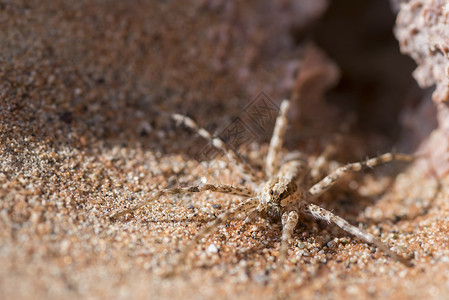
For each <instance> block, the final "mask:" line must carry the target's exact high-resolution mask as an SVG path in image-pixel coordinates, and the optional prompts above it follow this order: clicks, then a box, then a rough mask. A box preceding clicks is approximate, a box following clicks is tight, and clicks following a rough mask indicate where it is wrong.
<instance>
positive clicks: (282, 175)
mask: <svg viewBox="0 0 449 300" xmlns="http://www.w3.org/2000/svg"><path fill="white" fill-rule="evenodd" d="M288 106H289V102H288V101H287V100H284V101H283V102H282V104H281V108H280V113H279V116H278V118H277V120H276V125H275V128H274V131H273V137H272V139H271V142H270V147H269V149H268V154H267V160H266V165H265V168H264V174H263V175H261V174H260V172H259V173H256V172H254V171H253V168H252V167H251V165H249V164H248V163H246V162H245V161H243V160H242V159H241V158H240V156H239V155H238V154H237V153H236V152H235V151H234V150H232V149H231V148H230V147H228V146H227V145H226V144H225V143H224V142H223V141H222V140H221V139H219V138H217V137H213V136H212V135H211V134H210V133H209V132H207V131H206V130H205V129H203V128H200V127H198V125H197V124H196V123H195V122H194V121H193V120H191V119H189V118H187V117H185V116H182V115H178V114H174V115H173V116H172V117H173V119H174V120H176V121H177V122H180V123H183V124H185V125H186V126H188V127H190V128H192V129H194V130H195V131H197V133H198V134H200V135H201V136H202V137H204V138H206V139H208V140H210V141H211V143H212V145H213V146H215V147H216V148H218V149H220V150H222V151H223V152H224V154H225V155H226V156H227V158H228V159H229V160H230V161H231V162H233V163H234V164H235V165H236V166H237V167H239V169H240V171H241V173H242V175H243V176H244V178H245V179H246V180H247V182H248V183H249V186H245V187H243V186H242V187H240V186H233V185H223V184H202V185H199V186H192V187H185V188H174V189H167V190H162V191H159V192H157V193H156V194H155V195H153V196H152V197H150V198H149V199H148V200H144V201H142V202H140V203H139V204H137V205H136V206H134V207H133V208H131V209H128V210H125V211H122V212H120V213H117V214H115V215H114V216H112V218H113V219H116V218H118V217H120V216H123V215H124V214H126V213H129V212H133V211H136V210H138V209H140V208H141V207H143V206H145V205H147V204H149V203H151V202H153V201H155V200H157V199H158V198H160V197H161V196H168V195H176V194H186V193H199V192H202V191H207V190H209V191H213V192H220V193H227V194H233V195H238V196H243V197H245V198H246V199H245V200H242V201H241V202H240V203H239V204H238V205H237V206H235V207H233V208H231V209H229V210H227V211H225V212H223V213H222V214H221V215H219V216H218V217H217V218H216V219H215V220H213V221H211V222H210V223H209V224H207V225H206V226H205V227H204V228H203V229H202V230H201V231H200V232H199V233H198V234H197V235H196V236H195V237H194V238H193V240H192V241H190V242H189V243H188V244H187V247H186V248H185V249H184V250H183V251H182V253H181V257H180V259H179V264H182V263H183V262H184V260H185V259H186V258H187V255H188V253H189V252H190V250H191V249H192V247H193V246H195V245H197V244H198V243H199V242H200V240H201V239H202V238H203V237H204V236H205V235H207V234H208V233H210V232H211V231H212V230H214V229H216V228H217V227H218V226H219V225H221V224H223V223H224V222H225V221H227V220H230V219H232V218H234V217H236V216H237V215H239V214H245V215H246V216H247V220H249V221H251V220H252V219H254V218H255V217H261V218H264V219H267V220H268V221H270V222H271V223H279V222H281V223H282V228H283V229H282V239H281V249H280V257H279V261H280V262H282V261H283V260H284V259H285V258H286V256H287V250H288V246H289V240H290V238H291V236H292V234H293V230H294V228H295V226H296V225H297V223H298V220H299V219H300V217H301V216H302V215H303V214H309V215H312V216H313V217H315V218H317V219H322V220H325V221H327V222H329V223H334V224H336V225H337V226H339V227H340V228H342V229H343V230H345V231H346V232H349V233H351V234H353V235H355V236H356V237H357V238H359V239H361V240H364V241H366V242H368V243H371V244H374V245H376V246H377V247H378V248H379V249H381V250H382V251H384V252H385V253H387V254H388V255H389V256H390V257H392V258H394V259H396V260H398V261H401V262H403V263H405V264H409V262H408V261H407V260H406V259H404V258H402V257H401V256H399V255H398V254H396V253H395V252H393V251H392V250H390V248H389V247H388V246H386V245H384V244H383V243H382V242H380V241H379V240H378V239H376V238H375V237H374V236H373V235H371V234H370V233H367V232H364V231H363V230H361V229H359V228H358V227H355V226H353V225H350V224H349V223H348V222H347V221H346V220H344V219H343V218H341V217H339V216H337V215H334V214H333V213H332V212H330V211H328V210H326V209H324V208H321V207H320V206H318V205H316V204H313V203H312V202H313V200H314V199H316V198H317V197H318V196H320V195H321V194H322V193H323V192H325V191H326V190H327V189H329V188H330V187H332V186H333V185H334V184H335V182H336V181H337V180H338V179H339V178H341V176H342V175H344V174H346V173H348V172H351V171H360V170H361V169H362V168H363V167H374V166H376V165H378V164H382V163H386V162H389V161H392V160H402V161H410V160H412V159H413V157H412V156H410V155H405V154H394V153H386V154H383V155H381V156H378V157H375V158H372V159H369V160H367V161H365V162H356V163H351V164H347V165H345V166H341V167H339V168H337V169H335V170H334V171H333V172H331V173H330V174H329V175H327V176H325V177H324V178H322V177H323V176H322V169H323V165H324V164H325V163H326V160H327V156H328V155H329V152H330V151H329V149H326V150H325V151H324V153H323V154H322V155H321V156H320V157H318V158H317V159H316V160H315V161H314V162H313V163H312V164H309V162H308V160H306V159H305V158H304V156H303V155H301V154H300V153H288V154H286V155H283V153H281V146H282V142H283V138H284V135H285V129H286V126H287V118H286V113H287V110H288ZM281 154H282V157H281ZM313 183H315V184H313Z"/></svg>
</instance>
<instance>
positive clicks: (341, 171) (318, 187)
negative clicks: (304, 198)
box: [309, 153, 415, 198]
mask: <svg viewBox="0 0 449 300" xmlns="http://www.w3.org/2000/svg"><path fill="white" fill-rule="evenodd" d="M414 158H415V157H414V156H412V155H408V154H401V153H385V154H383V155H381V156H378V157H374V158H371V159H368V160H367V161H365V162H356V163H351V164H347V165H345V166H342V167H339V168H337V169H336V170H335V171H334V172H332V173H331V174H330V175H328V176H326V177H324V178H323V179H322V180H321V181H319V182H318V183H317V184H315V185H314V186H312V187H311V188H310V189H309V193H310V196H311V197H314V198H316V197H318V196H320V195H321V194H322V193H324V192H325V191H326V190H327V189H329V188H330V187H332V186H333V185H334V184H335V183H336V182H337V180H338V179H340V178H341V177H342V176H343V175H345V174H346V173H349V172H355V171H360V170H362V169H363V168H364V167H369V168H372V167H375V166H377V165H380V164H383V163H387V162H390V161H393V160H399V161H406V162H409V161H412V160H413V159H414Z"/></svg>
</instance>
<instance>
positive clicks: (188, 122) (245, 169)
mask: <svg viewBox="0 0 449 300" xmlns="http://www.w3.org/2000/svg"><path fill="white" fill-rule="evenodd" d="M172 118H173V119H174V120H175V121H176V122H178V123H182V124H184V125H185V126H187V127H189V128H191V129H193V130H195V131H196V132H197V133H198V134H199V135H200V136H201V137H203V138H204V139H206V140H208V141H210V142H211V144H212V146H214V147H215V148H217V149H219V150H221V151H222V152H223V153H224V154H225V155H226V157H227V158H228V159H229V160H230V161H231V162H233V163H234V164H235V165H236V166H237V167H238V168H239V169H240V171H241V173H242V175H243V176H244V177H245V179H247V180H249V181H250V182H253V183H257V182H259V181H260V178H259V177H258V176H257V173H256V172H255V171H254V170H253V168H252V167H251V166H250V165H249V164H248V163H247V162H245V161H244V160H243V159H242V158H241V157H240V155H239V154H238V153H237V152H236V151H235V150H234V149H232V148H231V147H229V146H228V145H227V144H226V143H225V142H224V141H223V140H222V139H220V138H218V137H215V136H213V135H212V134H210V132H209V131H207V130H206V129H204V128H202V127H199V126H198V124H196V122H195V121H193V120H192V119H191V118H189V117H186V116H183V115H180V114H173V115H172Z"/></svg>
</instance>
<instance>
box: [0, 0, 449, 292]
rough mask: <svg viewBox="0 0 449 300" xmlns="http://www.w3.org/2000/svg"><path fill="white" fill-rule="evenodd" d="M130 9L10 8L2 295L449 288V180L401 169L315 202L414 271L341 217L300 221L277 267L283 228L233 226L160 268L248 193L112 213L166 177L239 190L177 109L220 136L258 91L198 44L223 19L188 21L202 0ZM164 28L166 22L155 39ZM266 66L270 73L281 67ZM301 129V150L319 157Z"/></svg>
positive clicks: (0, 64)
mask: <svg viewBox="0 0 449 300" xmlns="http://www.w3.org/2000/svg"><path fill="white" fill-rule="evenodd" d="M120 3H121V2H120V1H113V2H112V4H111V3H106V2H103V1H86V2H83V1H80V2H77V3H74V2H73V3H66V2H64V1H48V2H46V1H42V3H40V4H39V5H37V4H36V5H31V4H27V3H25V2H24V3H20V2H19V1H14V2H11V3H9V2H7V3H2V4H0V17H1V21H0V40H1V43H0V47H1V49H0V53H1V54H0V59H1V61H0V75H1V81H0V101H1V102H0V104H1V106H0V146H1V148H0V199H1V202H0V224H1V229H2V230H1V231H0V265H1V268H0V295H1V297H2V298H3V299H40V298H45V299H61V298H64V299H72V298H73V299H74V298H87V299H98V298H115V299H121V298H123V299H125V298H126V299H129V298H131V297H132V298H139V299H140V298H149V299H165V298H171V299H173V298H184V299H190V298H192V299H202V298H216V299H226V298H233V299H236V298H241V299H270V298H306V299H308V298H311V299H312V298H316V299H347V298H357V299H368V298H381V299H429V298H433V299H445V298H447V294H448V292H449V278H448V277H449V243H448V239H449V238H448V236H449V235H448V230H449V220H448V217H447V215H448V214H447V212H448V210H449V205H448V201H447V198H448V191H447V190H446V189H445V185H444V180H443V179H441V181H442V188H441V189H440V190H439V191H438V189H437V187H436V186H437V184H436V180H435V179H433V178H431V177H430V176H426V175H425V174H424V175H423V174H420V172H419V170H420V169H419V168H418V167H411V168H407V165H404V164H400V163H393V164H391V166H390V167H383V168H379V170H378V171H377V172H374V173H373V172H368V173H365V176H360V177H351V178H348V179H347V180H344V182H343V185H344V186H346V185H349V186H350V188H346V189H345V188H343V187H342V188H340V189H336V190H334V191H331V192H330V193H329V194H327V196H325V197H323V198H322V199H321V200H320V201H321V202H322V205H323V206H324V207H326V208H328V209H330V210H333V211H334V212H335V213H338V214H340V215H342V216H344V217H345V218H346V219H348V220H349V221H350V222H351V223H353V224H356V225H359V226H361V227H362V228H364V229H365V230H367V231H369V232H371V233H372V234H374V235H376V236H377V237H378V238H380V239H381V240H382V241H384V242H386V243H388V244H389V245H390V246H391V247H392V249H393V250H395V251H397V252H398V253H400V254H401V255H403V256H406V257H409V258H410V259H411V260H412V262H413V263H414V266H413V267H406V266H404V265H402V264H401V263H399V262H395V261H392V260H390V259H389V258H388V257H387V256H385V255H384V254H383V253H381V252H380V251H377V250H376V248H375V247H373V246H371V245H367V244H365V243H362V242H360V241H358V240H356V239H353V238H352V237H351V236H349V235H347V234H345V233H344V232H342V231H341V230H339V229H337V228H336V227H335V226H331V225H327V224H325V223H322V222H316V221H313V220H303V221H302V222H301V224H300V225H299V226H298V228H297V229H296V231H295V234H294V239H293V241H292V243H291V248H290V251H289V257H288V260H287V262H286V264H285V266H284V269H283V271H282V272H280V271H279V270H277V269H276V267H277V266H276V258H277V256H278V254H279V253H278V250H279V240H280V239H279V238H280V229H279V228H278V227H275V226H268V225H266V224H265V223H264V222H256V223H255V224H252V225H249V226H246V227H243V228H242V227H241V225H242V222H241V221H234V222H230V223H228V224H227V225H226V226H223V227H220V228H219V229H217V230H216V231H215V232H214V233H213V234H211V235H210V236H208V237H207V238H205V239H204V240H203V241H202V243H201V244H200V245H198V247H197V248H196V249H195V250H194V251H192V253H190V255H189V258H188V262H187V263H186V265H185V266H182V270H183V272H182V274H181V275H179V276H176V277H173V278H164V277H162V276H161V274H162V273H164V272H165V271H166V270H167V268H168V266H169V264H170V263H172V262H173V260H174V259H175V258H176V257H177V256H178V255H179V251H180V249H182V248H183V246H184V245H185V244H186V243H187V242H188V241H189V240H190V239H191V238H192V237H193V236H194V235H195V234H196V233H197V232H198V230H199V229H200V228H201V227H203V226H204V225H205V224H206V223H207V222H208V221H210V220H212V219H213V218H214V217H215V216H217V215H218V214H220V213H221V212H222V211H224V210H226V209H228V208H230V207H232V206H233V205H235V204H236V203H237V202H238V201H239V198H238V197H232V196H227V195H217V194H212V193H204V194H201V195H185V196H182V197H172V198H170V199H166V198H162V199H160V200H159V201H157V202H156V203H154V204H153V205H152V206H151V207H148V208H146V209H143V210H141V211H139V212H137V213H135V214H134V215H128V216H126V217H124V218H123V219H121V220H118V221H111V220H110V219H109V216H111V215H112V214H113V213H116V212H118V211H120V210H122V209H124V208H128V207H130V206H131V205H133V204H135V203H137V202H138V201H140V200H143V199H145V198H146V197H148V195H150V194H151V193H152V192H154V191H155V190H159V189H162V188H167V187H177V186H186V185H190V184H199V183H201V182H205V181H207V182H220V183H233V184H243V183H242V178H241V175H240V174H238V172H236V171H235V170H234V168H232V166H230V165H229V163H227V162H226V160H224V159H223V158H222V157H220V156H218V157H217V158H216V159H213V160H205V161H198V160H196V159H195V157H194V156H195V153H198V151H201V150H202V149H203V148H202V147H203V146H204V145H205V144H201V143H203V142H202V141H201V140H200V139H198V138H193V137H192V134H191V132H188V131H187V130H185V129H183V128H178V127H177V126H176V125H175V124H174V123H173V122H172V121H171V120H169V119H168V118H167V116H166V114H165V113H166V112H181V113H189V114H191V115H195V116H196V117H197V118H198V119H199V122H203V123H202V124H205V125H206V126H208V127H210V128H209V129H211V130H214V129H216V128H217V127H219V126H225V125H226V124H229V123H230V121H231V120H232V117H234V116H236V115H238V114H239V113H240V112H241V109H242V107H244V105H245V103H241V100H240V99H241V98H240V97H249V96H248V94H247V93H248V92H247V90H246V89H244V88H243V87H242V85H243V84H242V85H240V84H235V81H236V80H235V79H236V78H234V77H233V76H226V75H224V73H223V72H222V71H220V70H219V71H217V69H214V68H212V69H211V68H210V66H209V65H207V62H206V61H201V59H199V60H194V58H195V57H197V56H198V53H197V52H196V51H198V48H197V47H192V46H191V45H192V40H190V41H189V42H186V40H187V39H188V38H189V36H188V34H189V32H191V36H194V37H196V36H197V35H196V34H193V33H192V32H194V31H195V30H197V29H198V28H204V24H208V23H209V22H211V23H212V24H215V23H214V22H216V17H214V15H213V14H211V15H208V16H207V17H204V16H203V17H198V18H196V19H195V20H196V21H195V22H191V23H189V22H184V20H185V18H186V17H185V16H186V15H187V16H192V15H193V16H194V14H195V12H196V10H194V9H192V8H191V7H190V6H186V7H183V6H182V5H178V6H176V5H171V4H170V3H168V4H158V5H153V4H151V3H147V2H144V1H143V2H137V1H136V2H133V4H120ZM183 18H184V19H183ZM174 20H176V22H175V21H174ZM161 24H163V25H164V26H162V28H165V29H167V31H166V32H157V30H156V29H157V28H159V27H158V26H159V25H161ZM189 26H191V27H189ZM155 28H156V29H155ZM186 28H187V30H185V29H186ZM181 29H184V31H182V32H183V33H185V34H186V36H180V35H179V34H177V33H179V31H180V30H181ZM198 36H199V37H200V39H201V37H202V35H198ZM190 38H191V37H190ZM161 41H162V42H161ZM198 43H201V40H199V41H198ZM174 45H176V47H174ZM189 45H190V46H189ZM201 49H202V48H201ZM203 50H204V51H208V49H203ZM189 51H191V53H190V52H189ZM166 56H168V57H169V59H164V60H162V59H161V57H166ZM198 68H199V69H200V70H201V72H198ZM167 70H168V71H167ZM268 73H269V72H268ZM264 74H265V75H263V76H262V75H261V78H265V79H266V80H267V82H266V83H265V84H272V83H273V84H274V80H275V79H276V78H275V77H276V76H275V73H273V74H271V73H270V74H271V75H270V74H266V73H264ZM186 78H187V79H188V80H186ZM270 80H271V81H270ZM255 81H257V80H255ZM259 84H260V85H262V84H261V83H259ZM254 85H255V87H254V88H253V90H258V89H257V84H254ZM186 91H190V92H189V93H187V92H186ZM249 93H250V94H251V93H252V91H251V92H249ZM211 95H218V96H217V97H218V98H219V99H221V100H222V101H216V100H215V101H214V99H210V98H211ZM195 99H202V100H195ZM246 99H248V98H246ZM220 124H221V125H220ZM219 128H220V127H219ZM221 128H223V127H221ZM292 129H293V127H292V128H291V129H290V131H289V137H292V138H291V139H290V140H289V141H288V142H287V145H288V147H289V149H301V150H304V151H305V152H307V153H308V154H310V155H311V157H313V156H314V155H316V153H315V152H314V151H313V149H314V147H310V148H311V149H307V147H304V145H306V144H307V143H305V142H304V141H302V140H301V138H300V137H298V135H297V133H296V132H295V131H293V130H292ZM344 149H345V148H344V147H343V148H342V150H344ZM266 150H267V147H266V143H263V142H261V143H259V142H257V141H256V142H254V143H253V144H251V145H249V147H248V148H247V150H246V152H247V153H246V154H248V155H249V157H250V158H251V159H252V160H254V161H256V162H258V163H260V162H262V160H263V158H264V157H265V154H266ZM396 174H398V175H397V176H395V175H396ZM394 178H395V179H394ZM437 191H438V193H437Z"/></svg>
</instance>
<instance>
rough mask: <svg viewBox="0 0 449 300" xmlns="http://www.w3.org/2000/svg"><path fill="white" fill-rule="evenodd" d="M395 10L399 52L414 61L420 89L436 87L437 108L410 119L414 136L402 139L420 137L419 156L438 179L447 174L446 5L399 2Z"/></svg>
mask: <svg viewBox="0 0 449 300" xmlns="http://www.w3.org/2000/svg"><path fill="white" fill-rule="evenodd" d="M398 7H400V10H399V12H398V16H397V21H396V28H395V33H396V36H397V38H398V40H399V42H400V46H401V51H402V52H404V53H406V54H408V55H410V56H411V57H412V58H413V59H414V60H415V61H416V63H417V65H418V66H417V68H416V70H415V71H414V72H413V76H414V77H415V79H416V80H417V82H418V83H419V85H420V86H421V87H423V88H427V87H435V89H434V91H433V93H432V99H433V101H434V102H435V103H436V104H435V105H436V107H437V112H436V113H433V116H432V115H431V114H430V115H429V109H427V110H425V111H422V110H421V112H419V111H417V112H416V113H415V114H413V115H412V116H410V117H411V118H414V119H415V120H416V121H414V122H408V123H409V124H408V125H407V126H408V127H409V128H410V129H411V130H410V132H413V134H412V135H407V136H406V137H404V138H403V139H405V138H406V139H414V137H416V136H421V146H420V147H419V150H418V152H419V153H421V154H423V155H425V156H427V157H428V160H429V162H430V165H431V167H432V168H433V169H434V170H436V172H437V174H438V176H440V177H441V176H444V175H446V174H447V172H448V171H449V154H448V153H449V152H448V150H449V107H448V105H449V103H448V100H449V4H448V2H447V1H441V0H412V1H402V2H401V4H400V6H398ZM423 102H429V101H428V100H424V101H423ZM426 106H427V107H429V105H426ZM422 107H424V106H423V105H422ZM419 119H420V120H421V121H420V122H418V120H419ZM435 120H438V124H436V126H435V127H436V129H435V130H434V131H433V132H432V134H430V131H429V129H428V128H427V127H428V126H429V125H431V124H432V125H433V124H434V123H435ZM412 123H413V124H412ZM412 128H413V129H412Z"/></svg>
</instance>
